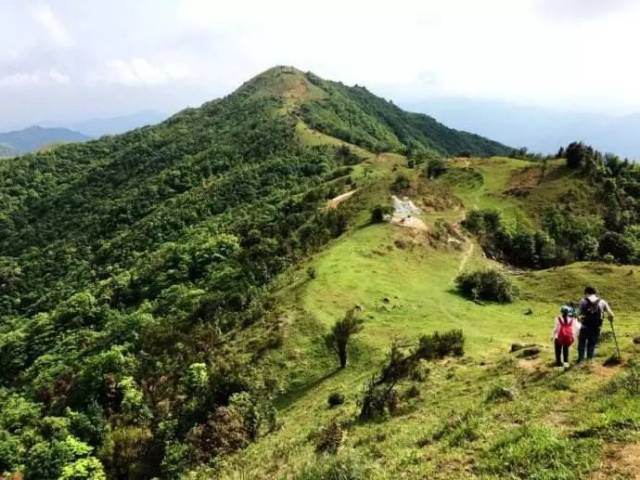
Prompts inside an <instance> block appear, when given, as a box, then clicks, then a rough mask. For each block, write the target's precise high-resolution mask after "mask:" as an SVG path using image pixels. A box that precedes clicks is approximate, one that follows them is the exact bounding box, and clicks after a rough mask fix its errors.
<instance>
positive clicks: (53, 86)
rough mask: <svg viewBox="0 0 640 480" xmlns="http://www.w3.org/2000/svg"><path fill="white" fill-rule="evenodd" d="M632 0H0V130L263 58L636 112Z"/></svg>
mask: <svg viewBox="0 0 640 480" xmlns="http://www.w3.org/2000/svg"><path fill="white" fill-rule="evenodd" d="M639 24H640V2H639V1H636V0H482V1H479V0H394V1H389V0H386V1H376V0H368V1H360V0H323V1H321V2H319V1H313V2H310V1H306V0H297V1H296V0H270V1H264V0H233V1H217V0H135V1H133V0H109V1H105V0H35V1H31V0H0V44H1V45H2V48H1V49H0V129H7V128H18V127H23V126H26V125H30V124H34V123H37V122H42V121H49V122H50V121H59V122H61V123H63V122H73V121H76V120H83V119H87V118H91V117H105V116H115V115H122V114H128V113H133V112H136V111H139V110H144V109H154V110H159V111H163V112H173V111H176V110H178V109H180V108H183V107H185V106H187V105H191V106H194V105H199V104H201V103H202V102H204V101H206V100H209V99H212V98H215V97H218V96H221V95H224V94H226V93H228V92H230V91H232V90H233V89H234V88H235V87H237V86H238V85H239V84H240V83H242V82H243V81H244V80H247V79H248V78H250V77H251V76H253V75H255V74H257V73H259V72H260V71H262V70H265V69H266V68H269V67H270V66H273V65H277V64H286V65H294V66H297V67H298V68H300V69H303V70H311V71H313V72H315V73H317V74H319V75H321V76H323V77H325V78H330V79H335V80H341V81H343V82H345V83H348V84H353V83H358V84H361V85H366V86H368V87H369V88H370V89H371V90H372V91H374V92H376V93H378V94H381V95H383V96H385V97H387V98H393V99H395V100H396V101H399V102H403V101H405V102H406V101H411V100H416V99H424V98H429V97H433V96H463V97H472V98H479V99H496V100H506V101H510V102H517V103H522V104H531V105H540V106H554V107H558V108H562V109H571V110H583V111H596V112H605V113H615V114H620V113H631V112H640V88H639V87H638V85H640V63H638V61H637V46H638V45H640V29H639V28H638V25H639Z"/></svg>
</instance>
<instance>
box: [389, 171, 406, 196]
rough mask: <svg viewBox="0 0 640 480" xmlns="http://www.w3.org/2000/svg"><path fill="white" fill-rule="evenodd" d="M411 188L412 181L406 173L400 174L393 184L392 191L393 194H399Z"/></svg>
mask: <svg viewBox="0 0 640 480" xmlns="http://www.w3.org/2000/svg"><path fill="white" fill-rule="evenodd" d="M410 186H411V181H410V180H409V177H407V176H406V175H405V174H404V173H400V174H398V176H396V178H395V180H394V181H393V183H392V184H391V190H392V191H393V192H396V193H399V192H402V191H404V190H407V189H408V188H409V187H410Z"/></svg>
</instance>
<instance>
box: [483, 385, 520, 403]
mask: <svg viewBox="0 0 640 480" xmlns="http://www.w3.org/2000/svg"><path fill="white" fill-rule="evenodd" d="M515 398H516V394H515V393H514V391H513V390H512V389H511V388H507V387H503V386H501V385H494V386H493V387H491V388H490V389H489V392H488V393H487V402H490V403H499V402H511V401H513V400H515Z"/></svg>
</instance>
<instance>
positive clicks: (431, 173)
mask: <svg viewBox="0 0 640 480" xmlns="http://www.w3.org/2000/svg"><path fill="white" fill-rule="evenodd" d="M447 168H448V167H447V163H446V162H445V161H444V160H443V159H441V158H433V159H431V160H429V161H428V162H427V168H426V169H425V172H424V173H425V175H426V176H427V178H438V177H439V176H440V175H442V174H444V173H447Z"/></svg>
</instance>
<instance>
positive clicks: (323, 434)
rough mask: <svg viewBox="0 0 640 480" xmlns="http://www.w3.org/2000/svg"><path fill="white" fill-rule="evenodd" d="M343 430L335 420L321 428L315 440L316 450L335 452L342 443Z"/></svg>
mask: <svg viewBox="0 0 640 480" xmlns="http://www.w3.org/2000/svg"><path fill="white" fill-rule="evenodd" d="M345 434H346V432H345V430H344V428H342V425H340V424H339V423H338V422H337V421H336V420H333V421H332V422H331V423H330V424H329V425H328V426H327V427H325V428H323V429H322V430H321V431H320V433H319V435H318V440H317V441H316V451H317V452H319V453H331V454H335V453H337V452H338V449H339V448H340V446H341V445H342V442H343V440H344V437H345Z"/></svg>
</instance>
